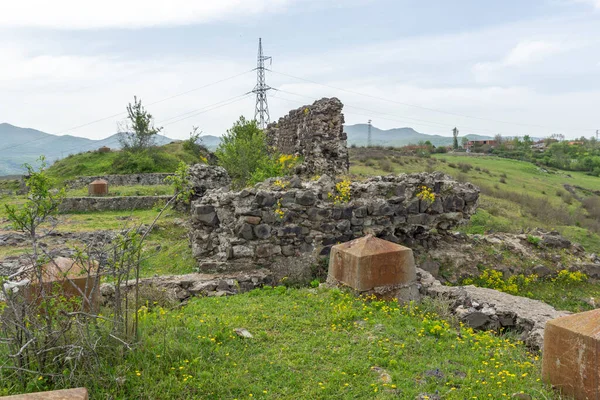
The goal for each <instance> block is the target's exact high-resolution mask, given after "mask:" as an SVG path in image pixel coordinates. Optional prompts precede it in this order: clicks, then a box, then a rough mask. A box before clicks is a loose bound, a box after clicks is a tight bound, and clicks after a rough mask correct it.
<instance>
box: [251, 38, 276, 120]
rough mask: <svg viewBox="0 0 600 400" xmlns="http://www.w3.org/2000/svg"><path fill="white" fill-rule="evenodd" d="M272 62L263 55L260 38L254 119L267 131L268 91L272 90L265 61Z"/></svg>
mask: <svg viewBox="0 0 600 400" xmlns="http://www.w3.org/2000/svg"><path fill="white" fill-rule="evenodd" d="M267 60H271V61H272V58H271V57H267V56H265V55H263V48H262V39H261V38H258V61H257V64H256V86H254V90H252V93H256V108H255V110H254V119H255V120H256V121H257V122H258V126H259V128H260V129H265V128H266V127H267V124H268V123H269V122H270V119H271V118H270V117H269V105H268V104H267V91H268V90H270V89H271V87H270V86H268V85H267V82H266V80H265V70H266V68H265V61H267Z"/></svg>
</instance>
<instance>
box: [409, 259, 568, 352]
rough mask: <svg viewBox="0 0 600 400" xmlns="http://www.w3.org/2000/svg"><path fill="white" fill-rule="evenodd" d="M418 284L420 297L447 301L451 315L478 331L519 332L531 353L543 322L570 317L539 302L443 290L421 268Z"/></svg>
mask: <svg viewBox="0 0 600 400" xmlns="http://www.w3.org/2000/svg"><path fill="white" fill-rule="evenodd" d="M417 281H418V282H419V286H420V288H419V291H420V293H421V294H422V295H425V296H430V297H438V298H442V299H444V300H447V301H449V302H450V311H451V312H452V313H453V314H455V315H456V316H457V317H458V318H459V320H460V321H461V322H463V323H464V324H465V325H468V326H470V327H471V328H473V329H478V330H493V331H500V330H502V329H508V330H512V331H517V332H520V333H521V338H522V339H523V341H524V342H525V344H527V345H528V346H530V347H532V348H534V349H541V348H542V346H543V342H544V328H545V326H546V322H548V321H550V320H552V319H554V318H558V317H562V316H565V315H569V314H570V313H569V312H568V311H560V310H556V309H555V308H554V307H552V306H550V305H548V304H546V303H544V302H542V301H539V300H533V299H529V298H527V297H519V296H514V295H512V294H508V293H504V292H499V291H497V290H494V289H488V288H482V287H476V286H473V285H468V286H444V285H442V284H441V283H440V281H438V280H436V279H435V278H434V277H433V275H431V274H430V273H429V272H427V271H425V270H423V269H421V268H417Z"/></svg>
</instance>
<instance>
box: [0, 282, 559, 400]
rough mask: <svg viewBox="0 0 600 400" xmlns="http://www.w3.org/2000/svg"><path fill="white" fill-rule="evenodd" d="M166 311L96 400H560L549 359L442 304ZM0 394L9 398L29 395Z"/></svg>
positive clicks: (298, 295) (344, 299) (109, 362)
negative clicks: (544, 378)
mask: <svg viewBox="0 0 600 400" xmlns="http://www.w3.org/2000/svg"><path fill="white" fill-rule="evenodd" d="M157 298H160V297H157ZM161 305H162V306H163V307H164V306H165V304H156V303H154V304H153V303H152V302H150V303H149V305H148V307H142V309H141V310H140V312H139V315H140V324H141V338H142V342H141V343H140V345H139V347H138V349H137V350H136V351H132V352H126V353H125V354H124V355H119V356H118V358H116V357H114V358H115V359H110V358H104V359H101V360H102V361H101V362H102V363H103V364H102V368H101V369H100V371H101V372H100V373H99V374H98V375H96V376H81V377H78V379H77V382H76V383H77V384H78V385H80V386H86V387H87V388H88V389H89V390H90V391H91V398H94V399H95V398H131V399H134V398H135V399H138V398H139V399H186V400H187V399H254V398H256V399H282V398H286V399H288V398H290V399H291V398H294V399H331V398H338V399H367V398H377V399H398V398H402V399H415V398H421V399H426V398H432V399H433V398H444V399H466V398H479V399H483V398H486V399H487V398H493V399H499V398H504V397H507V398H508V397H510V396H511V395H512V394H513V393H515V392H521V391H523V392H525V393H528V394H530V395H532V396H534V397H535V398H539V397H543V398H546V399H552V398H556V396H555V395H554V394H553V393H552V391H551V390H550V388H549V387H547V386H545V385H544V384H543V383H542V382H541V381H540V362H539V357H538V356H536V355H534V354H531V353H529V352H528V351H527V350H526V349H525V348H524V346H523V345H522V344H520V343H519V342H517V341H516V340H514V339H513V338H512V337H510V336H508V337H497V336H494V335H493V334H491V333H489V332H480V333H475V332H473V331H472V330H470V329H468V328H464V327H460V326H459V325H458V324H455V323H453V321H451V320H445V319H444V317H443V316H442V315H440V314H438V313H436V310H437V309H438V308H437V307H436V304H433V303H432V302H425V303H424V304H422V305H419V306H415V305H410V306H405V307H401V306H398V303H397V302H384V301H371V300H369V299H364V298H359V299H357V298H355V297H354V296H352V295H350V294H348V293H344V292H341V291H339V290H329V289H300V290H299V289H288V288H286V287H284V286H280V287H277V288H270V287H267V288H264V289H261V290H255V291H252V292H250V293H247V294H243V295H238V296H232V297H225V298H223V297H222V298H210V297H208V298H197V299H193V300H191V301H190V302H189V304H188V305H187V306H186V307H181V308H175V309H172V310H168V309H166V308H162V307H161ZM440 309H441V308H440ZM236 328H245V329H247V330H248V331H249V332H250V333H251V334H252V335H253V336H254V337H253V338H251V339H245V338H241V337H238V336H237V335H236V334H235V332H234V329H236ZM115 354H116V352H115ZM1 377H2V376H1V375H0V378H1ZM32 381H33V382H32V384H31V385H30V386H28V391H37V390H43V389H48V388H52V387H53V385H52V378H51V377H41V378H40V379H38V378H37V377H35V378H34V379H32ZM0 382H1V383H0V394H8V393H15V392H16V393H18V392H20V391H21V389H20V388H15V387H14V386H13V385H14V384H13V383H11V380H10V379H6V378H5V379H0ZM436 393H437V394H439V396H441V397H437V396H436ZM418 396H420V397H418Z"/></svg>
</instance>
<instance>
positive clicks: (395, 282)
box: [328, 235, 416, 292]
mask: <svg viewBox="0 0 600 400" xmlns="http://www.w3.org/2000/svg"><path fill="white" fill-rule="evenodd" d="M328 280H330V281H337V282H341V283H344V284H346V285H348V286H350V287H352V288H353V289H355V290H358V291H359V292H364V291H369V290H373V289H375V288H379V287H396V286H399V285H410V284H412V283H413V282H415V280H416V269H415V261H414V257H413V253H412V250H411V249H409V248H407V247H404V246H400V245H398V244H395V243H391V242H388V241H385V240H382V239H379V238H376V237H373V236H371V235H367V236H365V237H363V238H360V239H356V240H353V241H350V242H346V243H342V244H339V245H336V246H333V247H332V249H331V258H330V261H329V272H328Z"/></svg>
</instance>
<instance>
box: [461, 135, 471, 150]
mask: <svg viewBox="0 0 600 400" xmlns="http://www.w3.org/2000/svg"><path fill="white" fill-rule="evenodd" d="M460 141H461V144H462V148H463V149H466V148H467V143H469V138H468V137H466V136H463V137H462V139H461V140H460Z"/></svg>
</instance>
